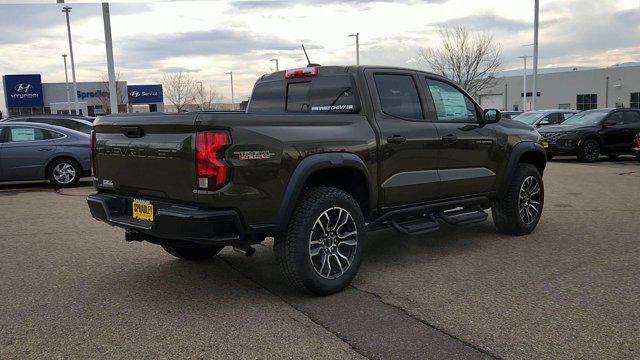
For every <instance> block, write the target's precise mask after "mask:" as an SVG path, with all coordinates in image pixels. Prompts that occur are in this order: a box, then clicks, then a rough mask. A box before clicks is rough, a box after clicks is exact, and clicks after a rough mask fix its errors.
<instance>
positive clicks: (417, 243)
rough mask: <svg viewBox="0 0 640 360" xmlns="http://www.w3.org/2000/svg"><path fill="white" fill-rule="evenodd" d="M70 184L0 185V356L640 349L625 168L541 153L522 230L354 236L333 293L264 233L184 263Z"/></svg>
mask: <svg viewBox="0 0 640 360" xmlns="http://www.w3.org/2000/svg"><path fill="white" fill-rule="evenodd" d="M83 185H84V186H82V187H78V188H74V189H68V190H62V191H54V190H52V189H50V188H48V186H47V185H46V184H29V185H15V184H11V185H0V209H1V210H0V224H1V228H2V231H1V232H0V253H1V254H2V260H1V261H0V271H1V278H2V282H1V284H0V293H1V294H2V296H1V297H0V306H1V307H2V312H1V313H0V323H1V324H2V326H1V327H0V358H2V359H10V358H58V357H61V358H86V357H105V358H107V357H108V358H125V357H127V358H158V357H169V358H177V357H181V358H183V357H198V358H213V357H216V358H265V359H266V358H291V359H299V358H327V359H338V358H363V357H365V358H372V359H389V358H398V359H410V358H433V359H460V358H468V359H476V358H492V357H496V358H508V359H534V358H535V359H539V358H546V359H557V358H621V359H631V358H640V305H639V301H638V299H640V256H639V254H640V221H639V220H638V219H639V218H640V164H638V163H637V162H636V161H635V160H633V159H632V158H627V159H625V160H624V161H620V162H606V161H603V162H599V163H596V164H580V163H577V162H576V161H573V160H562V159H560V160H557V161H553V162H551V163H549V165H548V170H547V172H546V174H545V186H546V204H545V210H544V214H543V216H542V220H541V222H540V225H539V227H538V229H537V230H536V231H535V232H534V233H533V234H531V235H529V236H526V237H520V238H513V237H509V236H503V235H499V234H497V232H496V231H495V229H494V227H493V224H492V223H491V222H486V223H482V224H478V225H470V226H468V227H461V228H452V227H446V228H444V229H443V230H441V231H439V232H437V233H434V234H430V235H428V236H423V237H413V238H409V237H403V236H400V235H398V234H397V233H395V232H392V231H383V232H378V233H374V234H370V236H369V241H368V243H367V249H366V256H365V261H364V264H363V266H362V268H361V269H360V273H359V275H358V277H357V278H356V280H355V281H354V283H353V286H352V287H350V288H349V289H348V290H347V291H344V292H342V293H340V294H337V295H334V296H330V297H325V298H310V297H306V296H303V295H300V294H298V293H296V292H293V291H291V290H289V289H288V287H287V286H286V285H285V284H284V283H283V280H282V279H281V277H280V274H279V273H278V270H277V267H276V266H275V261H274V257H273V252H272V249H271V242H270V241H267V242H266V243H265V244H264V245H260V246H258V248H257V250H258V251H257V252H256V254H255V255H254V256H253V257H249V258H247V257H244V256H243V255H240V254H238V253H235V252H232V251H230V250H224V251H223V252H222V253H221V255H220V256H219V257H218V258H215V259H214V260H211V261H206V262H203V263H187V262H183V261H179V260H177V259H175V258H173V257H171V256H169V255H168V254H166V253H165V252H164V251H163V250H162V249H161V248H160V247H158V246H155V245H151V244H148V243H126V242H125V241H124V236H123V231H122V230H119V229H116V228H112V227H109V226H108V225H105V224H104V223H100V222H97V221H94V220H93V219H92V218H91V216H90V214H89V212H88V210H87V206H86V202H85V200H84V197H85V195H87V194H88V193H89V192H91V191H92V190H93V189H92V188H91V187H90V184H89V183H87V182H85V183H83Z"/></svg>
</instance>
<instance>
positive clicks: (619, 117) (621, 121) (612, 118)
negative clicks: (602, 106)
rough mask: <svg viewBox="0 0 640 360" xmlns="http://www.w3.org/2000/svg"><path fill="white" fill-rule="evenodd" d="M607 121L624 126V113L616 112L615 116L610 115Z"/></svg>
mask: <svg viewBox="0 0 640 360" xmlns="http://www.w3.org/2000/svg"><path fill="white" fill-rule="evenodd" d="M607 121H610V122H612V123H615V125H622V124H624V116H623V114H622V111H616V112H614V113H613V114H611V115H609V117H608V118H607Z"/></svg>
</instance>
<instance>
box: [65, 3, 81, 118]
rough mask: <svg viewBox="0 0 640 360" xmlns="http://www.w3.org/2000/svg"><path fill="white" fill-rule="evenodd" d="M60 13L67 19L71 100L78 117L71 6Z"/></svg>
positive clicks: (78, 105)
mask: <svg viewBox="0 0 640 360" xmlns="http://www.w3.org/2000/svg"><path fill="white" fill-rule="evenodd" d="M62 12H63V13H65V16H66V18H67V36H68V37H69V55H70V56H71V77H72V79H73V98H74V102H75V105H76V115H80V104H78V83H77V81H76V65H75V62H74V61H73V43H72V42H71V24H70V22H69V13H70V12H71V6H65V7H63V8H62Z"/></svg>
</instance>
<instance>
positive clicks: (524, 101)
mask: <svg viewBox="0 0 640 360" xmlns="http://www.w3.org/2000/svg"><path fill="white" fill-rule="evenodd" d="M530 57H531V56H529V55H523V56H518V58H520V59H524V74H523V75H522V78H523V82H524V91H523V93H522V111H523V112H524V111H527V59H528V58H530Z"/></svg>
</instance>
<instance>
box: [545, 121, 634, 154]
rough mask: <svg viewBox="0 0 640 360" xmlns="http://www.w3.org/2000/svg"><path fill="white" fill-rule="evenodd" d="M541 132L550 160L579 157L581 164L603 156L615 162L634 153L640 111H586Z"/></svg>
mask: <svg viewBox="0 0 640 360" xmlns="http://www.w3.org/2000/svg"><path fill="white" fill-rule="evenodd" d="M539 131H540V135H542V141H543V146H544V147H545V148H546V149H547V158H552V157H553V156H555V155H577V156H578V159H580V161H584V162H594V161H596V160H598V158H599V157H600V155H601V154H604V155H607V156H608V157H609V158H610V159H615V158H617V157H618V156H619V155H622V154H630V153H631V144H632V143H633V138H634V136H635V135H636V134H637V133H638V132H640V110H638V109H598V110H587V111H583V112H581V113H578V114H576V115H574V116H572V117H570V118H569V119H568V120H566V121H565V122H563V123H562V124H561V125H557V126H544V127H542V128H540V129H539Z"/></svg>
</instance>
